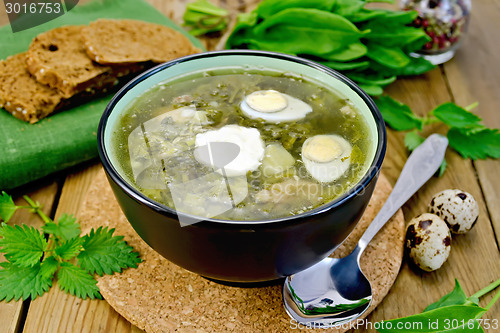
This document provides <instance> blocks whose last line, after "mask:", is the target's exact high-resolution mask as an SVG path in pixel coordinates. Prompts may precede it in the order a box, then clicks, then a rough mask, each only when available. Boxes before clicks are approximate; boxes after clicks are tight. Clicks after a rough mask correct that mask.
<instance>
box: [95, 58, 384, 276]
mask: <svg viewBox="0 0 500 333" xmlns="http://www.w3.org/2000/svg"><path fill="white" fill-rule="evenodd" d="M220 67H241V68H271V69H274V70H278V71H283V72H291V73H295V74H298V75H303V76H304V77H306V78H309V79H311V80H313V81H316V82H321V84H323V85H326V86H328V87H330V88H332V89H334V90H337V91H339V92H340V93H341V94H342V95H344V96H345V97H348V98H349V99H350V100H351V101H352V102H353V103H354V104H355V105H356V106H357V108H358V109H359V110H360V111H361V112H362V113H363V115H364V116H365V118H366V120H367V122H368V124H369V126H370V128H371V132H373V133H371V134H370V135H372V141H373V148H372V150H373V151H372V152H371V153H370V154H371V166H370V167H369V168H367V171H366V173H365V175H364V177H363V178H362V179H361V180H360V181H359V183H358V184H357V185H356V186H354V187H353V188H351V190H349V191H348V192H347V193H345V194H344V195H342V196H341V197H339V198H338V199H336V200H334V201H332V202H329V203H327V204H325V205H323V206H320V207H318V208H316V209H313V210H310V211H307V212H305V213H302V214H299V215H293V216H289V217H286V218H279V219H274V220H265V221H225V220H217V219H205V220H204V221H201V222H198V223H195V224H192V225H188V226H181V225H180V223H179V217H178V214H177V213H176V212H175V211H174V210H172V209H170V208H168V207H166V206H164V205H161V204H159V203H157V202H155V201H153V200H151V199H149V198H147V197H146V196H145V195H143V194H141V193H140V192H139V191H138V190H136V189H135V188H134V187H133V186H132V185H131V184H129V183H128V182H127V181H126V180H125V177H124V176H122V175H121V174H120V172H119V171H118V170H119V168H117V167H116V166H117V162H116V160H115V158H114V157H113V154H112V153H111V151H112V149H111V147H110V146H111V144H110V142H111V137H112V136H113V132H112V130H111V129H112V128H113V125H114V123H115V122H116V120H117V116H118V115H119V114H120V113H121V112H122V111H123V110H124V109H126V107H127V105H129V103H131V101H133V99H134V98H135V97H137V96H140V95H141V94H142V93H143V92H144V91H146V90H147V89H149V88H151V87H152V86H154V85H156V84H158V83H160V82H162V81H165V80H168V79H170V78H172V77H177V76H180V75H185V74H187V73H190V72H193V71H200V70H205V69H206V70H208V69H213V68H220ZM98 144H99V154H100V157H101V160H102V163H103V166H104V169H105V171H106V174H107V176H108V180H109V182H110V184H111V187H112V189H113V191H114V194H115V196H116V198H117V200H118V203H119V204H120V206H121V208H122V210H123V212H124V213H125V215H126V217H127V219H128V220H129V221H130V223H131V224H132V226H133V227H134V229H135V230H136V231H137V233H138V234H139V235H140V236H141V237H142V239H143V240H144V241H146V242H147V243H148V244H149V245H150V246H151V247H152V248H153V249H155V250H156V251H157V252H158V253H160V254H161V255H162V256H164V257H165V258H166V259H168V260H170V261H172V262H173V263H175V264H177V265H179V266H181V267H183V268H185V269H187V270H190V271H192V272H195V273H198V274H200V275H202V276H205V277H209V278H213V279H217V280H222V281H229V282H260V281H270V280H274V279H278V278H281V277H285V276H287V275H291V274H294V273H297V272H299V271H301V270H304V269H305V268H307V267H309V266H312V265H313V264H315V263H317V262H318V261H320V260H321V259H323V258H325V257H326V256H328V255H329V254H330V253H331V252H332V251H333V250H334V249H335V248H336V247H337V246H339V245H340V244H341V243H342V241H344V239H345V238H346V237H347V236H348V235H349V233H350V232H351V231H352V229H353V228H354V227H355V226H356V223H357V222H358V220H359V218H360V217H361V215H362V213H363V212H364V210H365V207H366V205H367V204H368V201H369V200H370V197H371V195H372V192H373V189H374V187H375V183H376V181H377V178H378V174H379V171H380V167H381V165H382V160H383V158H384V154H385V148H386V132H385V126H384V121H383V119H382V117H381V115H380V112H379V111H378V109H377V107H376V106H375V104H374V102H373V101H372V100H371V99H370V97H369V96H368V95H367V94H366V93H365V92H363V91H362V90H361V89H360V88H359V87H358V86H357V85H356V84H355V83H353V82H352V81H351V80H349V79H348V78H346V77H345V76H343V75H341V74H339V73H337V72H335V71H333V70H331V69H329V68H327V67H324V66H321V65H319V64H317V63H314V62H312V61H308V60H304V59H301V58H298V57H293V56H289V55H284V54H278V53H270V52H259V51H243V50H241V51H221V52H208V53H201V54H196V55H192V56H188V57H184V58H180V59H177V60H174V61H171V62H168V63H165V64H162V65H159V66H158V67H155V68H153V69H151V70H149V71H148V72H146V73H144V74H142V75H140V76H139V77H137V78H135V79H134V80H133V81H131V82H130V83H128V84H127V85H126V86H125V87H124V88H123V89H121V90H120V91H119V92H118V93H117V94H116V95H115V96H114V98H113V99H112V101H111V102H110V103H109V105H108V106H107V108H106V110H105V112H104V114H103V117H102V119H101V122H100V124H99V130H98ZM180 214H181V213H180Z"/></svg>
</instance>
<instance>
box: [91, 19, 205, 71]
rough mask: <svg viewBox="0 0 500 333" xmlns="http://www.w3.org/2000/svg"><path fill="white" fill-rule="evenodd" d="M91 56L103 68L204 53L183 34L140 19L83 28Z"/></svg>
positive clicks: (95, 24) (107, 21)
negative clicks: (111, 65)
mask: <svg viewBox="0 0 500 333" xmlns="http://www.w3.org/2000/svg"><path fill="white" fill-rule="evenodd" d="M82 38H83V42H84V44H85V50H86V52H87V55H88V56H89V57H90V58H92V60H94V61H95V62H98V63H100V64H103V65H110V64H130V63H137V62H145V61H152V62H155V63H162V62H166V61H170V60H173V59H175V58H179V57H182V56H185V55H189V54H193V53H198V52H201V50H200V49H198V48H196V47H195V46H194V45H193V44H192V43H191V41H190V40H189V39H188V38H187V37H186V36H184V35H183V34H181V33H180V32H178V31H176V30H174V29H171V28H168V27H166V26H163V25H160V24H154V23H148V22H143V21H137V20H112V19H99V20H97V21H94V22H91V23H90V24H89V26H87V27H85V28H83V29H82Z"/></svg>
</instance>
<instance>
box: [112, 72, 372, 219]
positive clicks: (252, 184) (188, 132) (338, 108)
mask: <svg viewBox="0 0 500 333" xmlns="http://www.w3.org/2000/svg"><path fill="white" fill-rule="evenodd" d="M370 137H371V136H370V135H369V127H368V125H367V122H366V120H365V119H364V118H363V116H362V115H361V113H360V112H359V110H357V109H356V107H355V106H354V105H353V104H352V103H351V102H350V101H349V100H347V99H346V98H344V97H343V96H341V95H340V94H338V93H337V92H335V91H332V90H331V89H328V88H326V87H324V86H322V85H321V84H319V83H315V82H312V81H311V80H308V79H305V78H302V77H299V76H295V75H291V74H287V73H277V72H273V71H263V70H255V71H251V70H248V69H247V70H246V71H243V70H236V69H220V70H214V71H209V72H204V73H195V74H192V75H189V76H184V77H180V78H177V79H175V80H170V81H168V82H164V83H162V84H160V85H157V86H155V87H153V88H152V89H150V90H149V91H147V92H145V93H144V94H143V95H142V96H140V97H139V98H137V99H136V100H135V101H134V102H133V103H131V104H130V105H129V107H128V108H127V109H126V110H125V111H124V112H123V114H122V115H121V116H120V119H119V120H118V122H117V125H116V126H115V128H114V129H113V136H112V144H113V146H114V147H115V148H114V154H115V155H116V160H117V161H119V164H120V165H119V166H118V167H119V169H120V171H121V172H120V173H121V174H122V175H123V176H124V177H125V178H126V180H127V181H128V182H130V184H132V185H133V186H134V187H135V188H137V190H139V191H140V192H141V193H143V194H144V195H146V196H147V197H149V198H151V199H153V200H155V201H157V202H158V203H161V204H163V205H166V206H168V207H170V208H172V209H174V210H177V211H180V212H184V213H188V214H191V215H194V216H197V217H201V218H216V219H223V220H243V221H252V220H269V219H276V218H281V217H286V216H290V215H295V214H300V213H303V212H306V211H308V210H311V209H313V208H316V207H318V206H320V205H322V204H325V203H327V202H329V201H332V200H334V199H335V198H337V197H339V196H341V195H342V194H344V193H345V192H346V191H347V190H349V189H350V188H352V187H353V186H354V185H355V184H356V183H358V181H359V180H360V179H361V178H362V177H363V176H364V174H365V173H366V170H367V165H368V164H369V163H371V161H368V160H367V156H370V154H369V152H370V149H372V148H371V147H372V145H371V143H370V142H369V141H370Z"/></svg>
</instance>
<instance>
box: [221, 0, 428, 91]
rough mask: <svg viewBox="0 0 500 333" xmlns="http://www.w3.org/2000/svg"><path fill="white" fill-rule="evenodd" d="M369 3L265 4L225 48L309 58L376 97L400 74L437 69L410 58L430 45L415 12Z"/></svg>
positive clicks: (240, 24) (273, 0) (244, 17)
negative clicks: (373, 6)
mask: <svg viewBox="0 0 500 333" xmlns="http://www.w3.org/2000/svg"><path fill="white" fill-rule="evenodd" d="M367 2H376V1H369V0H368V1H363V0H308V1H302V0H287V1H282V0H264V1H262V2H261V3H260V4H259V5H258V6H257V8H256V9H255V10H254V11H252V12H251V13H245V14H240V15H238V20H237V24H236V26H235V28H234V30H233V31H232V33H231V35H230V36H229V38H228V40H227V43H226V48H248V49H255V50H267V51H276V52H283V53H288V54H293V55H297V56H301V57H304V58H309V59H312V60H315V61H317V62H319V63H322V64H324V65H326V66H329V67H331V68H333V69H335V70H339V71H341V72H342V73H343V74H345V75H347V76H348V77H349V78H351V79H352V80H354V81H355V82H357V83H358V84H359V85H360V86H361V88H363V89H364V90H365V91H366V92H367V93H368V94H370V95H373V96H376V95H381V94H382V90H383V87H385V86H386V85H388V84H390V83H392V82H393V81H394V80H396V78H397V77H398V76H404V75H418V74H422V73H424V72H426V71H428V70H430V69H432V68H434V66H433V65H432V64H431V63H430V62H428V61H427V60H425V59H423V58H413V57H410V56H409V54H410V53H411V52H413V51H417V50H419V49H420V48H421V47H422V46H423V45H424V44H425V43H426V42H428V41H429V36H427V35H426V34H425V32H424V31H423V30H421V29H418V28H415V27H413V26H411V24H412V22H413V21H414V20H415V18H417V16H418V13H417V12H416V11H404V12H403V11H392V10H386V9H368V8H365V4H366V3H367ZM378 2H391V1H378Z"/></svg>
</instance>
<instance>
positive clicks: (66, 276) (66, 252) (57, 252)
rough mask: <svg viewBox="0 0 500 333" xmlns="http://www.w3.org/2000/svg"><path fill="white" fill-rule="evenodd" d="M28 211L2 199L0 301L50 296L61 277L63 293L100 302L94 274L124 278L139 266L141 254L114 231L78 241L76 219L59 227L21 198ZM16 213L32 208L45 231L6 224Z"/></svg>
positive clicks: (67, 217) (66, 217)
mask: <svg viewBox="0 0 500 333" xmlns="http://www.w3.org/2000/svg"><path fill="white" fill-rule="evenodd" d="M23 198H24V199H25V200H26V202H27V203H28V206H17V205H16V204H15V203H14V201H13V200H12V197H11V196H9V195H8V194H6V193H5V192H2V193H1V194H0V218H1V219H2V220H3V221H4V222H2V224H1V226H0V253H4V257H5V259H6V261H5V262H2V263H0V267H1V269H0V301H2V300H5V301H6V302H9V301H10V300H12V299H14V300H16V301H17V300H19V299H21V298H22V299H23V300H26V299H28V298H30V297H31V299H35V298H36V297H38V296H41V295H43V294H44V293H45V292H47V291H48V290H49V289H50V288H51V287H52V284H53V281H54V280H55V279H56V278H57V282H58V285H59V288H60V289H61V290H62V291H65V292H68V293H70V294H71V295H74V296H77V297H80V298H83V299H86V298H87V297H89V298H91V299H94V298H99V299H101V298H102V296H101V294H100V292H99V288H98V286H97V281H96V279H95V274H98V275H99V276H102V275H103V274H113V273H116V272H118V273H120V272H122V270H123V269H126V268H129V267H134V268H135V267H137V264H138V263H140V262H141V259H140V258H139V254H138V253H137V252H135V251H134V250H133V248H132V247H131V246H129V245H128V244H127V243H126V242H125V241H123V236H113V233H114V231H115V229H108V228H107V227H99V228H98V229H97V230H94V229H93V228H92V229H91V230H90V232H89V233H88V234H86V235H84V236H80V233H81V230H80V225H79V223H77V221H76V218H75V217H73V216H72V215H67V214H64V215H62V216H61V217H60V218H59V219H58V220H57V222H55V221H53V220H52V219H51V218H49V217H48V216H47V215H46V214H45V213H44V212H43V211H42V206H41V205H40V204H39V203H38V202H34V201H33V200H32V199H31V198H29V197H28V196H24V197H23ZM18 209H28V210H30V211H31V212H33V213H35V214H37V215H38V216H39V217H40V218H41V219H42V220H43V222H44V225H43V227H42V228H41V230H38V229H36V228H34V227H29V226H27V225H24V224H23V225H22V226H18V225H14V226H10V225H8V224H6V222H8V221H9V220H10V219H11V217H12V216H13V215H14V213H15V212H16V211H17V210H18Z"/></svg>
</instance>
